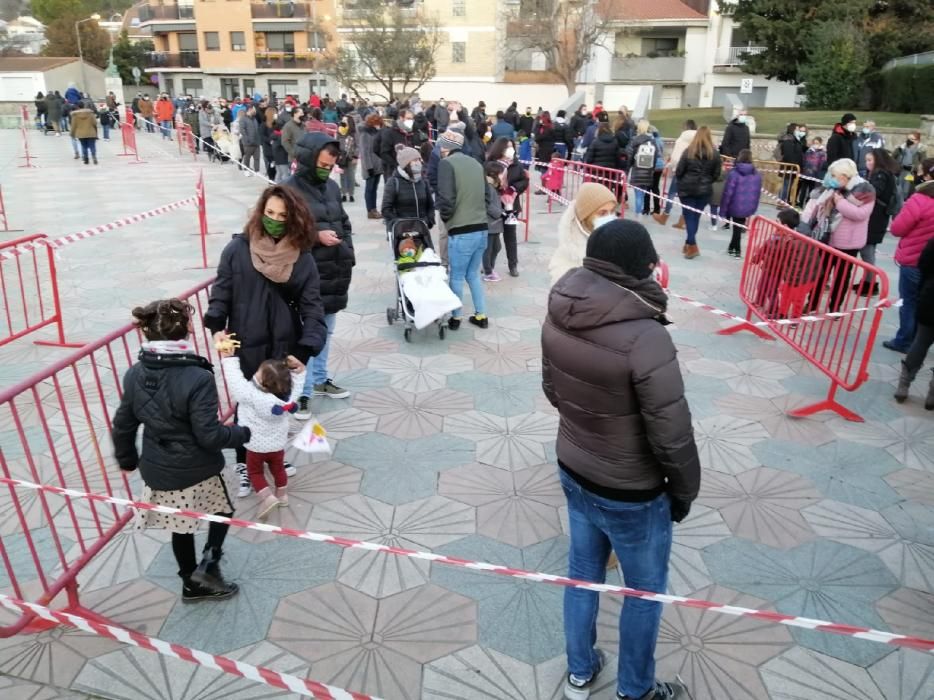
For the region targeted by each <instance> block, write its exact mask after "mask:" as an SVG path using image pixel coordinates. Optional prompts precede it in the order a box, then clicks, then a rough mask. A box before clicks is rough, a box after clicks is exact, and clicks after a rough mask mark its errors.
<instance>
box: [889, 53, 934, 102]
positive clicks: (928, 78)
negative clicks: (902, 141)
mask: <svg viewBox="0 0 934 700" xmlns="http://www.w3.org/2000/svg"><path fill="white" fill-rule="evenodd" d="M881 77H882V95H881V100H880V102H881V107H882V109H884V110H886V111H889V112H908V113H911V114H919V113H920V114H932V113H934V64H929V65H925V66H899V67H897V68H892V69H891V70H887V71H883V72H882V75H881Z"/></svg>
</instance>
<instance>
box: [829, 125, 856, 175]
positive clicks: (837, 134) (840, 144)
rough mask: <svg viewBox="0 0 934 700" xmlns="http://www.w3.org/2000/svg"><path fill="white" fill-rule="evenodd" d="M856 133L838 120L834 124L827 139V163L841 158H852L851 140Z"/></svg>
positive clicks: (852, 140)
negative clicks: (851, 131) (848, 129)
mask: <svg viewBox="0 0 934 700" xmlns="http://www.w3.org/2000/svg"><path fill="white" fill-rule="evenodd" d="M855 140H856V134H855V133H853V134H851V133H850V132H849V131H847V130H846V129H845V128H844V127H843V124H840V123H839V122H838V123H837V124H835V125H834V127H833V130H832V132H831V134H830V138H828V139H827V164H828V165H830V164H832V163H834V162H836V161H838V160H840V159H841V158H853V156H854V153H853V142H854V141H855Z"/></svg>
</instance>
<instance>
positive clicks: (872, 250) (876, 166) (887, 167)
mask: <svg viewBox="0 0 934 700" xmlns="http://www.w3.org/2000/svg"><path fill="white" fill-rule="evenodd" d="M866 167H867V169H868V170H867V172H868V173H869V184H870V185H872V186H873V188H874V189H875V191H876V203H875V206H874V207H873V209H872V215H871V216H870V217H869V235H868V237H867V239H866V245H865V246H863V249H862V250H860V251H859V257H861V258H862V259H863V261H864V262H867V263H869V264H870V265H875V264H876V246H877V245H879V244H880V243H882V239H883V238H885V232H886V231H887V230H888V228H889V221H890V220H891V219H892V217H894V216H896V215H897V214H898V211H899V210H900V209H901V205H902V203H903V202H902V199H901V190H899V188H898V179H897V177H898V170H899V168H898V163H896V162H895V159H894V158H892V156H891V155H890V154H889V152H888V151H887V150H885V149H884V148H875V149H873V150H872V151H870V152H869V153H867V154H866ZM853 291H854V292H858V293H859V294H860V295H861V296H875V295H876V294H878V293H879V281H878V280H875V281H874V282H873V283H872V284H871V285H870V282H869V274H868V273H866V274H864V275H863V279H862V281H861V282H858V283H856V284H854V285H853Z"/></svg>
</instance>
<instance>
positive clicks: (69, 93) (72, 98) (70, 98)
mask: <svg viewBox="0 0 934 700" xmlns="http://www.w3.org/2000/svg"><path fill="white" fill-rule="evenodd" d="M65 102H68V103H70V104H73V105H76V104H78V103H79V102H81V93H80V92H79V91H78V88H76V87H70V88H68V89H67V90H65Z"/></svg>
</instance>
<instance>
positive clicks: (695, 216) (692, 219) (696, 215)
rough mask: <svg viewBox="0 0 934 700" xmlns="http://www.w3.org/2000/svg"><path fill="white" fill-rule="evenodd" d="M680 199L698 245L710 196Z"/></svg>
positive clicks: (688, 240) (692, 240) (693, 241)
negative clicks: (699, 229)
mask: <svg viewBox="0 0 934 700" xmlns="http://www.w3.org/2000/svg"><path fill="white" fill-rule="evenodd" d="M678 199H680V200H681V204H683V205H684V207H682V211H683V212H684V228H685V231H686V233H687V237H686V239H685V243H687V244H688V245H696V244H697V229H698V227H699V226H700V218H701V212H702V211H704V207H706V206H707V202H709V201H710V197H685V196H683V195H682V196H680V197H678ZM687 207H691V208H693V209H697V211H691V210H690V209H687ZM572 468H573V467H572Z"/></svg>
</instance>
